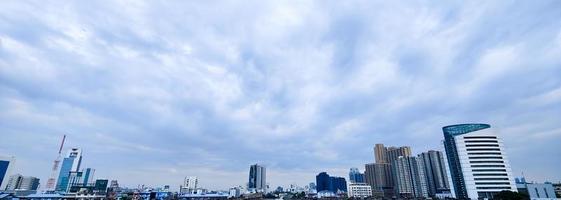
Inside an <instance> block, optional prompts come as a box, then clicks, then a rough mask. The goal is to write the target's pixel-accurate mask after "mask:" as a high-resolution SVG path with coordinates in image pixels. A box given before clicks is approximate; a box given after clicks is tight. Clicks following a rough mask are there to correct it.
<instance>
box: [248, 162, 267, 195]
mask: <svg viewBox="0 0 561 200" xmlns="http://www.w3.org/2000/svg"><path fill="white" fill-rule="evenodd" d="M266 178H267V174H266V169H265V167H264V166H261V165H258V164H254V165H251V166H250V167H249V185H248V189H249V190H254V191H255V192H266V189H267V181H266V180H267V179H266Z"/></svg>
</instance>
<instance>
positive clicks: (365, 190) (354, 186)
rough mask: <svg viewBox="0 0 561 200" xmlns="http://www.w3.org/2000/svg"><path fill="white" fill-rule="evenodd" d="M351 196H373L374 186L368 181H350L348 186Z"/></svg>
mask: <svg viewBox="0 0 561 200" xmlns="http://www.w3.org/2000/svg"><path fill="white" fill-rule="evenodd" d="M347 190H348V193H347V195H348V196H349V197H355V198H366V197H370V196H372V188H371V187H370V186H369V185H367V184H366V183H350V182H349V185H348V186H347Z"/></svg>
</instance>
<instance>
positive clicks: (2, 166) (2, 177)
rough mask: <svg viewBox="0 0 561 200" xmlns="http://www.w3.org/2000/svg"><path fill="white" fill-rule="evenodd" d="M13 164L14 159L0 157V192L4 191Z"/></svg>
mask: <svg viewBox="0 0 561 200" xmlns="http://www.w3.org/2000/svg"><path fill="white" fill-rule="evenodd" d="M15 162H16V157H13V156H0V190H5V189H6V185H8V181H9V180H8V179H9V178H10V175H12V174H11V173H12V168H13V166H14V164H15Z"/></svg>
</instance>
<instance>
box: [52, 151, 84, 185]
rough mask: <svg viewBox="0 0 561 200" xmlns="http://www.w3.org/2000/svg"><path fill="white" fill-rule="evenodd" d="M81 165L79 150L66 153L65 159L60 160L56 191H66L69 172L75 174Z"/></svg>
mask: <svg viewBox="0 0 561 200" xmlns="http://www.w3.org/2000/svg"><path fill="white" fill-rule="evenodd" d="M81 163H82V151H80V149H76V148H74V149H71V150H70V151H69V152H68V155H67V157H65V158H64V160H62V165H61V167H60V172H59V174H58V180H57V184H56V189H55V190H56V191H62V192H65V191H66V190H67V189H68V183H69V176H70V172H71V171H74V172H77V171H79V170H80V164H81Z"/></svg>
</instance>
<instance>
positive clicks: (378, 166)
mask: <svg viewBox="0 0 561 200" xmlns="http://www.w3.org/2000/svg"><path fill="white" fill-rule="evenodd" d="M364 167H365V169H366V171H365V172H364V177H365V180H366V183H367V184H368V185H370V187H372V191H373V193H374V194H379V193H382V194H384V196H386V197H391V196H393V181H392V169H391V165H390V164H389V163H370V164H366V165H365V166H364Z"/></svg>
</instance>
